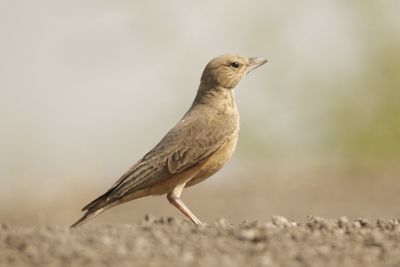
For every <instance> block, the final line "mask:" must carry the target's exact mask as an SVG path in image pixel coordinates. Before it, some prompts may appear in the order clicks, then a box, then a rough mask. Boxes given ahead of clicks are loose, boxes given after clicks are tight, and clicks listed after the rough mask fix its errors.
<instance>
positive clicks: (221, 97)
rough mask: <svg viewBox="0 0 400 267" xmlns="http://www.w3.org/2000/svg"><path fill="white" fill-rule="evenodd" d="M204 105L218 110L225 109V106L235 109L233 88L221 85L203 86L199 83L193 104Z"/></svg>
mask: <svg viewBox="0 0 400 267" xmlns="http://www.w3.org/2000/svg"><path fill="white" fill-rule="evenodd" d="M197 104H201V105H206V106H209V107H211V108H215V109H218V110H221V111H222V110H225V109H227V108H234V109H236V104H235V94H234V91H233V89H226V88H222V87H214V88H212V89H210V88H207V89H206V88H204V87H203V85H200V87H199V90H198V91H197V95H196V98H195V99H194V102H193V105H197Z"/></svg>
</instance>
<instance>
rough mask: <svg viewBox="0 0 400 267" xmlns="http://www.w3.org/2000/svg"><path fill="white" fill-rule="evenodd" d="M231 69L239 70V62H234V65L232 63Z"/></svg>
mask: <svg viewBox="0 0 400 267" xmlns="http://www.w3.org/2000/svg"><path fill="white" fill-rule="evenodd" d="M231 67H233V68H235V69H237V68H239V67H240V64H239V62H237V61H235V62H232V63H231Z"/></svg>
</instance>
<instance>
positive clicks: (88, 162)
mask: <svg viewBox="0 0 400 267" xmlns="http://www.w3.org/2000/svg"><path fill="white" fill-rule="evenodd" d="M399 11H400V2H399V1H394V0H393V1H359V2H348V1H333V0H330V1H316V0H311V1H301V2H299V1H294V0H288V1H228V0H225V1H201V2H185V1H177V0H176V1H175V0H173V1H158V2H156V1H147V2H143V1H65V0H64V1H49V0H42V1H5V0H2V1H0V32H1V35H0V183H1V184H2V186H1V188H0V200H1V204H0V208H1V205H3V207H9V205H11V203H12V201H13V200H14V199H15V198H16V197H19V196H23V195H26V194H27V195H34V196H37V197H39V198H40V197H43V198H44V199H45V200H46V201H51V200H53V199H55V198H56V196H57V195H58V194H59V192H63V193H64V194H67V192H70V191H73V190H75V189H77V187H78V188H79V186H80V184H81V183H85V184H91V183H96V184H97V186H98V187H99V188H104V189H106V188H107V186H109V185H111V184H112V183H113V182H114V180H115V179H116V178H118V177H119V176H120V175H121V174H122V173H123V172H124V171H125V170H126V169H127V168H128V167H129V166H130V165H131V164H133V163H134V162H135V161H137V160H138V159H140V157H141V156H143V155H144V153H145V152H147V151H148V150H149V149H151V148H152V147H153V146H154V145H155V144H156V143H157V142H158V141H159V139H160V138H161V137H162V136H163V135H164V134H165V133H166V132H167V131H168V130H169V129H170V128H171V127H172V126H173V125H174V124H175V123H176V122H177V121H178V120H179V119H180V117H181V116H182V115H183V114H184V112H185V111H186V110H187V108H188V107H189V106H190V104H191V102H192V100H193V98H194V95H195V93H196V90H197V86H198V84H199V79H200V75H201V72H202V70H203V68H204V66H205V65H206V64H207V62H208V61H209V60H210V59H211V58H213V57H215V56H219V55H220V54H224V53H236V54H241V55H246V56H258V57H265V58H267V59H268V60H269V62H268V63H267V64H266V65H264V66H263V67H262V68H260V69H258V70H257V71H255V72H253V73H251V74H250V75H249V76H248V77H246V78H245V79H244V80H243V81H242V82H241V83H240V85H239V86H238V88H237V90H236V93H237V101H238V105H239V111H240V114H241V138H240V141H239V145H238V151H237V153H236V155H235V157H234V159H233V162H232V163H231V164H229V165H228V166H227V167H226V169H225V170H224V171H223V172H222V173H220V174H218V175H217V176H218V177H219V181H225V180H226V179H228V178H225V177H228V176H235V177H236V176H240V174H243V173H248V171H246V170H248V168H249V166H253V167H254V166H257V168H258V170H257V171H258V172H260V173H263V172H264V171H267V168H269V167H271V166H285V167H287V166H293V168H298V167H299V166H302V165H304V164H305V165H307V166H308V165H310V166H313V165H315V164H321V163H322V164H323V165H325V164H327V165H329V164H333V165H335V164H339V165H340V164H341V163H343V162H344V163H346V164H350V165H351V164H352V162H357V164H359V163H360V162H361V163H362V164H363V162H364V163H365V165H368V164H370V161H371V160H372V161H374V160H375V158H378V159H379V160H378V161H379V162H380V163H381V162H382V161H384V162H386V161H388V162H392V163H393V162H394V163H393V164H394V165H396V164H395V162H398V160H399V159H400V152H399V150H398V149H399V148H400V144H399V142H400V141H399V140H400V126H399V124H398V123H400V120H399V116H400V112H399V110H400V109H399V107H398V105H397V104H396V103H398V102H399V100H400V94H399V90H400V87H399V86H400V81H399V78H398V77H399V72H400V16H399ZM384 101H388V102H387V103H386V102H384ZM382 107H384V109H382ZM386 107H388V109H387V110H389V111H388V112H386ZM382 110H385V112H383V111H382ZM380 116H382V117H380ZM376 121H378V122H379V123H381V125H380V124H378V125H377V124H376ZM380 129H383V130H382V131H380ZM347 137H349V139H347ZM358 142H361V143H359V144H358ZM362 142H365V143H366V144H367V145H366V146H365V145H364V143H362ZM369 145H370V146H369ZM361 148H366V150H365V151H364V150H363V149H361ZM392 163H391V164H392ZM282 164H283V165H282ZM393 164H392V165H393ZM296 166H297V167H296ZM217 176H216V177H217ZM213 179H214V180H215V182H211V183H210V184H211V185H212V184H213V183H218V181H217V179H218V178H213ZM229 181H232V180H229ZM233 181H235V179H233ZM37 201H40V199H39V200H37ZM82 204H84V203H82Z"/></svg>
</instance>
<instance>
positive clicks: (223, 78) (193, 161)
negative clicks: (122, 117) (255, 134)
mask: <svg viewBox="0 0 400 267" xmlns="http://www.w3.org/2000/svg"><path fill="white" fill-rule="evenodd" d="M266 62H267V60H266V59H264V58H260V57H251V58H248V57H244V56H239V55H234V54H225V55H221V56H219V57H216V58H214V59H212V60H211V61H210V62H209V63H208V64H207V65H206V67H205V69H204V71H203V73H202V75H201V79H200V85H199V87H198V90H197V94H196V96H195V98H194V101H193V103H192V105H191V106H190V108H189V110H188V111H187V112H186V113H185V114H184V116H183V117H182V119H181V120H180V121H179V122H178V123H177V124H176V125H175V126H174V127H173V128H172V129H171V130H170V131H169V132H168V133H167V134H166V135H165V136H164V137H163V138H162V139H161V141H160V142H159V143H158V144H157V145H156V146H155V147H154V148H153V149H151V150H150V151H149V152H148V153H147V154H145V155H144V156H143V158H141V159H140V160H139V161H138V162H136V163H135V164H134V165H133V166H132V167H130V168H129V169H128V170H127V171H126V172H125V174H123V175H122V176H121V177H120V178H119V179H118V180H117V181H116V182H115V183H114V184H113V185H112V186H111V188H110V189H108V190H107V191H106V192H105V193H104V194H103V195H101V196H99V197H98V198H96V199H95V200H93V201H92V202H90V203H89V204H87V205H86V206H85V207H83V208H82V211H84V212H85V213H84V215H83V216H82V217H81V218H80V219H79V220H77V221H76V222H75V223H73V224H72V225H71V227H77V226H80V225H82V224H84V223H86V222H87V221H89V220H91V219H93V218H94V217H96V216H97V215H99V214H100V213H102V212H104V211H105V210H108V209H109V208H111V207H114V206H116V205H119V204H122V203H125V202H127V201H131V200H134V199H138V198H141V197H145V196H154V195H164V194H166V195H167V199H168V201H169V202H170V203H171V204H172V205H174V206H175V207H176V208H177V209H178V210H180V211H181V212H182V213H183V214H184V215H185V216H186V217H187V218H189V219H190V220H191V221H192V222H193V223H194V224H196V225H201V224H203V223H202V222H201V221H200V220H199V219H198V218H197V217H196V215H194V213H193V212H192V211H191V210H190V209H189V208H188V207H187V206H186V205H185V204H184V203H183V202H182V200H181V198H180V196H181V194H182V191H183V189H184V188H185V187H189V186H193V185H195V184H197V183H199V182H201V181H203V180H205V179H206V178H208V177H210V176H211V175H213V174H214V173H216V172H217V171H218V170H220V169H221V168H222V167H223V166H224V165H225V163H227V162H228V161H229V160H230V158H231V156H232V154H233V152H234V151H235V148H236V144H237V140H238V136H239V112H238V109H237V106H236V102H235V93H234V88H235V87H236V85H237V84H238V83H239V81H240V80H241V79H242V78H243V77H245V76H246V75H247V74H248V73H249V72H250V71H252V70H254V69H256V68H258V67H260V66H261V65H263V64H264V63H266Z"/></svg>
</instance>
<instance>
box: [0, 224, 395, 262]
mask: <svg viewBox="0 0 400 267" xmlns="http://www.w3.org/2000/svg"><path fill="white" fill-rule="evenodd" d="M0 266H86V267H88V266H400V220H377V221H374V222H371V221H367V220H364V219H356V220H349V219H347V218H346V217H341V218H339V219H325V218H319V217H309V218H307V219H306V220H305V221H302V222H296V221H289V220H287V219H286V218H284V217H279V216H275V217H272V218H271V219H270V220H269V221H267V222H256V221H255V222H247V221H244V222H242V223H240V224H231V223H230V222H229V221H228V220H225V219H219V220H217V221H215V222H213V223H211V224H209V225H206V226H200V227H197V226H194V225H192V224H191V223H190V222H188V221H186V220H182V219H176V218H173V217H170V218H161V219H160V218H157V219H154V218H152V217H150V216H146V217H145V218H144V219H143V220H142V221H141V222H139V223H136V224H117V225H107V224H88V225H86V226H83V227H81V228H78V229H70V228H68V227H66V226H11V225H7V224H2V225H1V228H0Z"/></svg>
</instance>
